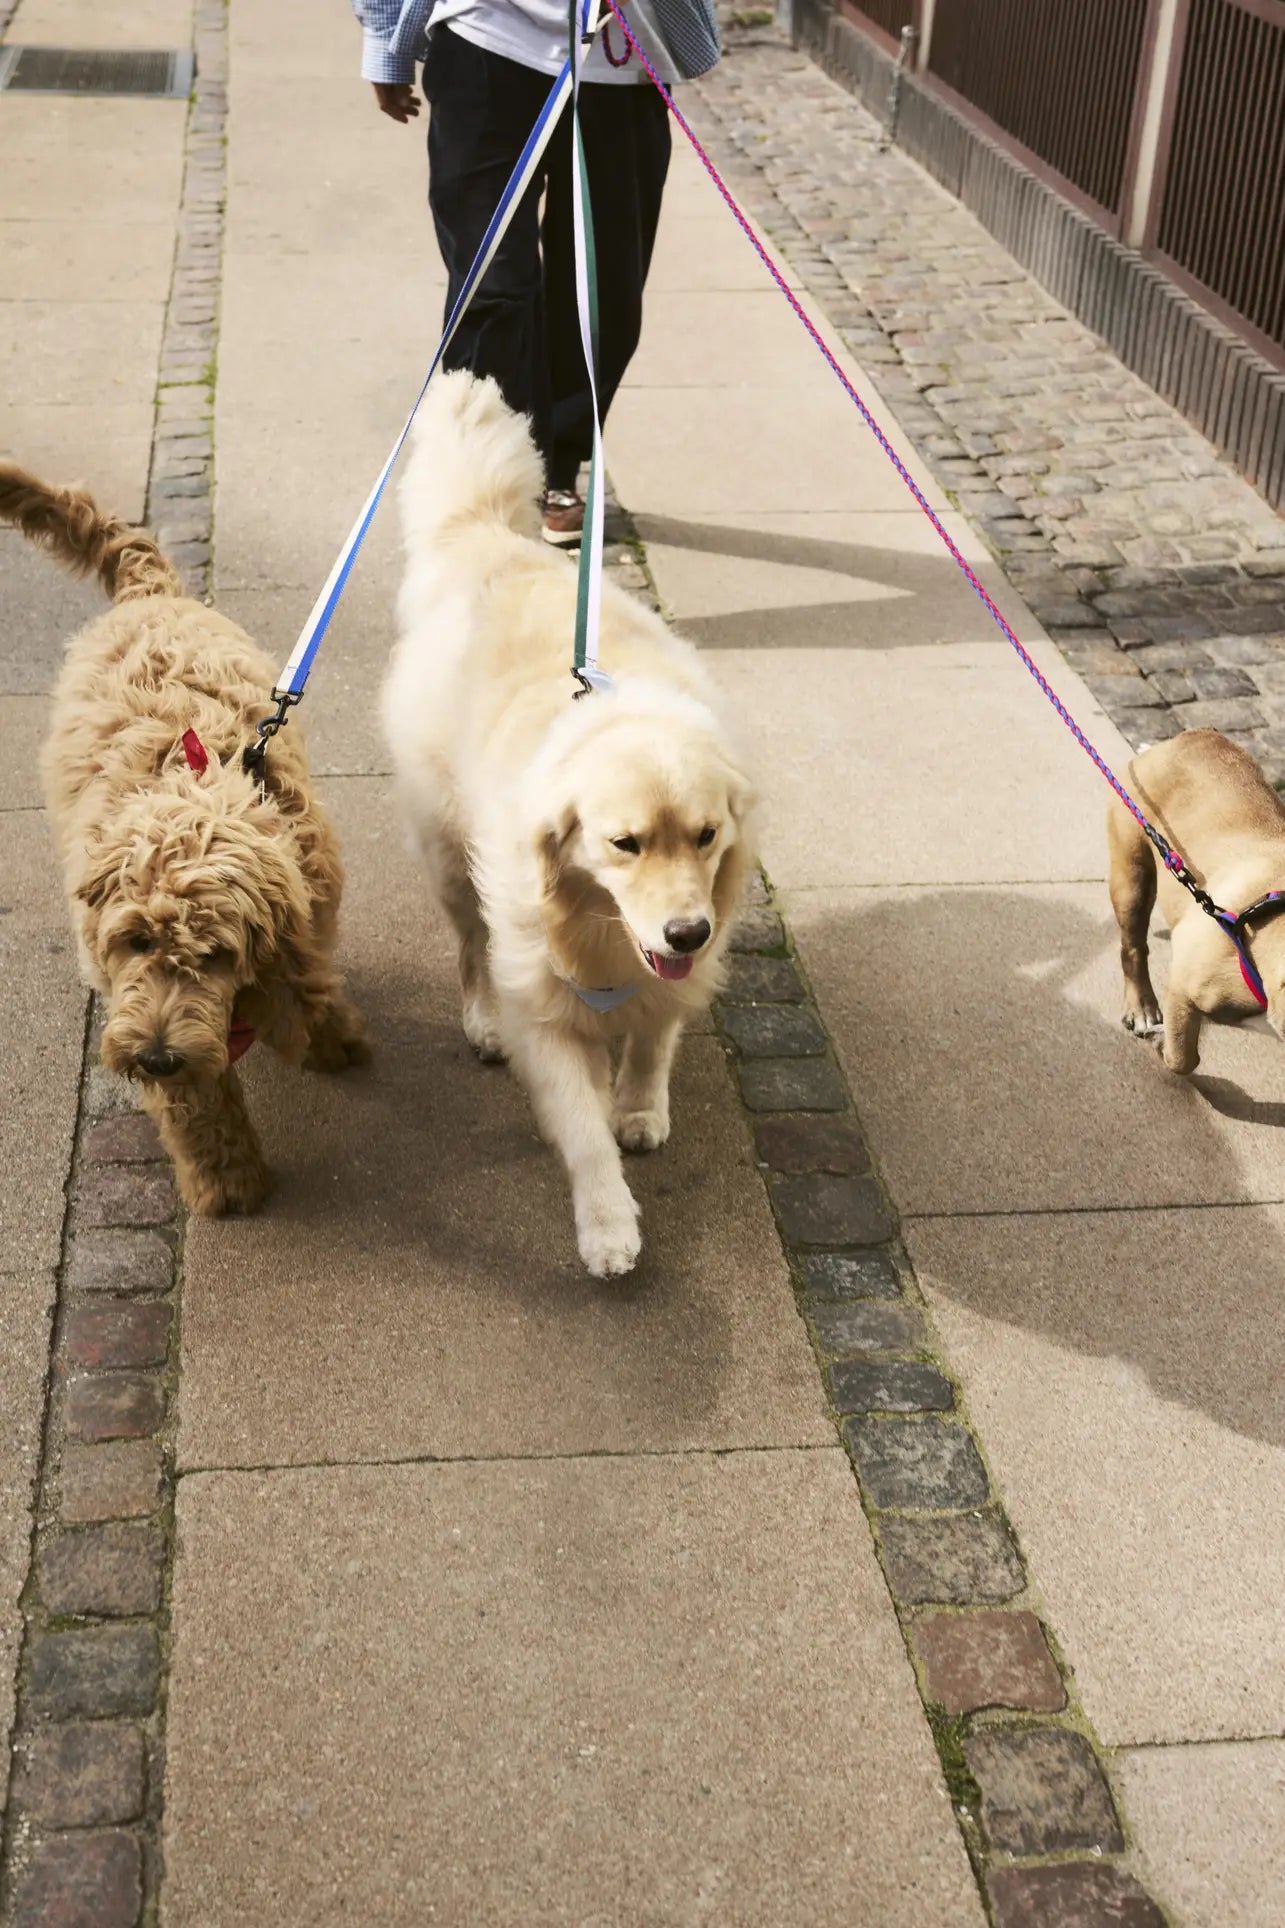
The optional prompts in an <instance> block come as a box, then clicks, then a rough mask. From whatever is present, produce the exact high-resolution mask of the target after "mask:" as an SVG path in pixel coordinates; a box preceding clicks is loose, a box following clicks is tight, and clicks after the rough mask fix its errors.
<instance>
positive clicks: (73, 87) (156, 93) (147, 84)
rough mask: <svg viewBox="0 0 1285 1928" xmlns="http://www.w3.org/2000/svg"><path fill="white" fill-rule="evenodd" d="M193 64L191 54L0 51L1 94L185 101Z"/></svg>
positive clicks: (39, 49) (69, 49) (44, 49)
mask: <svg viewBox="0 0 1285 1928" xmlns="http://www.w3.org/2000/svg"><path fill="white" fill-rule="evenodd" d="M195 73H196V59H195V56H194V55H193V54H192V53H191V51H190V50H189V51H187V52H174V53H165V52H161V53H146V52H137V53H136V52H134V51H133V49H130V48H126V49H118V48H111V49H109V50H105V51H103V52H93V53H80V52H77V51H76V49H75V48H73V47H0V93H3V92H5V91H6V90H7V91H8V92H9V93H11V94H134V95H144V96H146V97H148V98H150V99H152V100H185V99H186V98H187V96H188V94H190V93H191V91H192V80H193V76H194V75H195Z"/></svg>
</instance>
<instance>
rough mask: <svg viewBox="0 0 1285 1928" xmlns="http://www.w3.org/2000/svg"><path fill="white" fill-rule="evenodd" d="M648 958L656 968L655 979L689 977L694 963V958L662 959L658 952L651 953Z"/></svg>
mask: <svg viewBox="0 0 1285 1928" xmlns="http://www.w3.org/2000/svg"><path fill="white" fill-rule="evenodd" d="M650 957H651V961H652V963H653V964H654V965H655V967H656V975H657V977H669V978H680V977H690V976H691V971H692V966H693V965H694V964H695V962H696V959H695V958H694V957H662V956H661V954H660V952H659V951H652V952H651V953H650Z"/></svg>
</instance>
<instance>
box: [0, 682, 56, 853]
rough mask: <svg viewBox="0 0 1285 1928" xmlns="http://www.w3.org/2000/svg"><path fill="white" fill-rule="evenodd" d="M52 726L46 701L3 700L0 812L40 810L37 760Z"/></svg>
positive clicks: (0, 698) (36, 698)
mask: <svg viewBox="0 0 1285 1928" xmlns="http://www.w3.org/2000/svg"><path fill="white" fill-rule="evenodd" d="M48 722H49V703H48V700H47V699H46V698H45V697H43V696H0V810H38V809H39V808H40V806H41V801H42V799H41V795H40V783H39V779H38V777H37V775H36V758H37V756H38V754H39V751H40V745H41V743H42V742H43V741H44V736H45V730H46V727H47V725H48ZM0 834H3V831H2V830H0Z"/></svg>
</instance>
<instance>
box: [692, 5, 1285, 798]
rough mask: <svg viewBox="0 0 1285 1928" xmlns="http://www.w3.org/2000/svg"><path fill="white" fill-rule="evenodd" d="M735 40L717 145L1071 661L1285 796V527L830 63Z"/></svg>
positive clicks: (1166, 731) (1121, 706)
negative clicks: (1225, 749)
mask: <svg viewBox="0 0 1285 1928" xmlns="http://www.w3.org/2000/svg"><path fill="white" fill-rule="evenodd" d="M725 34H726V42H727V55H726V58H725V60H724V61H723V63H722V65H721V66H720V67H719V68H718V69H717V70H716V72H715V74H714V75H712V76H711V78H710V79H709V81H708V82H705V83H703V84H702V85H701V86H700V87H699V88H698V89H695V90H693V91H694V92H695V93H696V95H697V96H698V101H697V105H696V114H695V123H694V124H695V125H696V128H697V131H698V132H699V133H700V134H701V137H702V139H705V140H707V142H708V143H709V144H710V146H711V155H712V158H714V159H715V160H716V161H717V162H718V163H719V164H720V165H722V164H723V163H725V162H727V163H730V164H731V165H733V166H734V167H735V170H736V172H735V182H734V187H735V191H738V192H739V194H740V195H741V196H742V198H743V200H744V203H745V206H746V208H747V211H748V212H750V213H751V214H752V215H753V216H754V218H755V220H756V221H757V222H758V223H759V224H760V226H761V227H762V228H763V230H764V231H765V233H766V234H767V235H769V236H770V237H771V239H772V241H773V242H774V244H775V245H776V246H777V247H778V248H779V250H780V252H781V254H782V255H783V256H784V257H785V259H786V260H787V261H788V262H789V263H790V264H791V266H792V267H793V269H794V270H795V272H796V273H797V274H798V275H799V276H800V278H801V279H802V281H803V282H804V284H805V286H806V287H807V288H808V290H809V291H810V293H811V294H812V295H813V296H814V297H815V298H816V299H817V300H818V301H819V303H820V305H821V307H822V308H823V310H824V311H825V313H826V314H827V315H828V316H829V318H830V320H831V321H832V322H833V323H834V324H835V325H836V326H837V327H838V329H839V331H840V333H841V334H842V336H843V339H844V340H845V342H846V343H847V344H848V346H849V347H850V348H851V349H852V350H853V352H854V354H856V356H857V357H858V359H859V360H860V361H861V363H862V365H863V366H864V367H866V368H867V369H870V370H873V371H874V376H875V379H876V380H877V382H878V384H879V388H880V390H881V391H882V394H883V397H884V399H885V401H886V403H887V404H888V405H889V407H890V408H891V410H892V412H893V413H894V414H895V415H896V417H897V420H898V421H899V422H900V423H901V426H902V427H903V429H905V431H906V432H907V433H908V434H909V435H910V436H911V437H912V439H913V440H914V441H915V442H916V444H917V445H918V446H919V448H920V449H921V450H922V451H923V453H924V454H925V455H926V456H927V458H928V459H929V461H930V462H931V464H932V466H933V468H934V469H935V471H936V473H937V474H938V476H939V477H940V479H941V481H942V483H943V486H944V487H945V488H946V489H947V490H949V492H950V493H951V495H952V497H953V498H954V499H955V500H956V501H957V502H958V504H959V507H960V508H961V509H963V510H965V511H966V512H967V513H968V514H969V515H970V516H971V517H972V518H973V520H974V521H975V522H976V524H977V526H978V527H979V528H980V530H981V532H982V534H983V536H984V537H985V540H986V541H987V543H988V544H989V546H990V548H991V549H992V550H993V552H994V553H995V555H996V556H997V557H998V558H999V560H1000V562H1001V564H1002V566H1003V568H1004V570H1005V572H1006V573H1007V575H1008V576H1009V578H1010V580H1011V581H1012V582H1013V583H1014V585H1015V586H1016V587H1017V588H1018V589H1020V591H1021V593H1022V594H1023V596H1024V597H1025V598H1026V600H1027V602H1028V603H1029V604H1030V606H1031V608H1032V609H1033V610H1034V612H1035V614H1036V615H1037V616H1038V617H1039V618H1040V620H1041V622H1043V623H1044V625H1045V627H1046V628H1047V629H1048V631H1049V634H1050V635H1051V636H1052V637H1053V639H1054V640H1055V641H1056V642H1057V644H1058V645H1059V647H1060V648H1061V650H1062V652H1063V654H1064V655H1065V656H1066V658H1067V660H1068V661H1069V662H1071V663H1072V664H1073V665H1074V666H1075V667H1076V669H1078V670H1079V671H1080V672H1081V673H1082V674H1083V675H1084V677H1085V679H1086V681H1087V682H1088V683H1089V685H1090V687H1091V688H1092V689H1093V691H1094V693H1095V694H1096V695H1097V696H1098V698H1099V699H1100V700H1101V702H1102V704H1103V706H1104V707H1105V708H1106V709H1107V710H1108V711H1109V713H1110V714H1111V716H1112V717H1113V718H1114V719H1115V720H1116V721H1117V722H1118V723H1119V725H1120V727H1121V729H1122V731H1123V732H1124V734H1125V736H1126V737H1127V738H1128V740H1129V741H1130V743H1132V744H1133V745H1134V747H1135V748H1141V747H1143V746H1144V745H1145V744H1147V743H1153V742H1156V741H1157V740H1159V739H1160V738H1162V737H1167V736H1173V735H1176V734H1177V732H1178V731H1179V730H1180V729H1184V728H1185V729H1195V728H1199V727H1212V728H1215V729H1219V730H1223V731H1225V732H1226V733H1227V734H1228V735H1229V736H1231V737H1232V738H1233V739H1234V740H1235V741H1236V742H1238V743H1242V744H1243V745H1244V746H1245V747H1246V748H1247V749H1248V750H1250V751H1252V753H1253V754H1254V755H1255V756H1256V757H1258V759H1259V761H1260V762H1261V764H1262V766H1263V768H1264V770H1265V771H1266V773H1267V775H1268V776H1269V778H1270V779H1271V781H1272V782H1273V783H1275V784H1277V785H1282V784H1285V523H1282V520H1281V518H1280V517H1279V516H1278V515H1277V514H1276V513H1275V512H1274V511H1273V510H1272V509H1270V508H1269V507H1268V506H1267V504H1266V503H1265V502H1264V501H1263V500H1262V499H1261V497H1259V496H1258V495H1257V494H1256V493H1255V491H1254V490H1253V489H1251V488H1250V486H1249V485H1248V483H1246V482H1245V481H1243V480H1242V479H1241V478H1240V477H1239V476H1238V475H1237V474H1236V473H1235V471H1234V470H1232V469H1231V468H1230V467H1229V466H1228V465H1227V464H1226V463H1225V462H1223V461H1221V460H1220V459H1219V458H1218V456H1217V455H1216V454H1215V452H1214V450H1213V448H1212V447H1211V445H1210V444H1209V443H1208V442H1206V441H1205V439H1204V438H1203V436H1201V435H1200V434H1198V433H1197V431H1196V430H1195V429H1194V428H1193V427H1192V426H1191V425H1190V424H1189V423H1188V422H1186V421H1185V420H1184V419H1183V417H1182V416H1180V415H1179V414H1177V413H1176V411H1175V410H1174V409H1172V408H1170V407H1169V406H1168V404H1167V403H1165V402H1163V401H1161V400H1160V398H1159V397H1158V396H1157V395H1156V394H1155V393H1154V392H1153V391H1152V390H1151V389H1149V388H1147V387H1146V386H1145V385H1144V384H1143V383H1142V382H1140V381H1139V380H1138V379H1137V377H1136V376H1134V375H1131V374H1130V373H1129V372H1128V370H1127V369H1125V368H1124V367H1123V365H1122V364H1121V363H1120V362H1119V361H1117V359H1116V358H1115V356H1114V355H1112V354H1111V352H1110V351H1109V350H1108V349H1107V348H1106V347H1105V346H1104V345H1103V344H1102V343H1101V342H1099V341H1098V340H1097V339H1096V338H1095V337H1094V336H1093V335H1092V334H1091V333H1090V332H1089V331H1088V330H1087V329H1086V328H1084V327H1083V326H1081V324H1080V323H1079V322H1077V321H1075V320H1073V319H1072V318H1071V317H1070V316H1068V315H1067V314H1066V312H1065V311H1064V310H1063V309H1061V308H1060V307H1059V306H1058V305H1057V304H1056V303H1055V302H1054V301H1053V300H1052V299H1051V297H1050V296H1048V295H1047V294H1045V292H1044V290H1043V289H1042V288H1041V287H1040V286H1039V284H1038V283H1037V282H1036V281H1035V280H1033V279H1032V277H1031V276H1030V275H1028V274H1027V273H1026V272H1025V271H1024V270H1023V269H1021V268H1019V267H1018V265H1017V264H1016V262H1015V261H1014V260H1013V259H1012V257H1011V256H1010V255H1009V254H1007V253H1006V252H1005V251H1004V249H1002V248H1001V247H1000V246H999V245H998V244H997V243H996V242H995V241H993V240H992V239H991V237H990V236H989V235H988V234H987V233H986V231H985V229H984V228H982V227H981V226H980V224H979V223H978V222H977V221H976V220H974V218H973V217H972V215H970V214H968V213H967V212H966V211H965V210H964V209H963V208H962V207H960V206H959V204H958V203H957V202H955V201H954V200H952V199H951V197H950V196H949V195H947V194H946V193H945V192H944V191H943V190H942V189H940V188H939V187H937V186H936V184H935V183H934V182H932V181H931V180H930V179H929V178H928V176H927V175H926V174H924V173H923V172H922V171H921V170H920V169H919V168H918V167H917V166H916V165H915V164H914V163H913V162H912V161H910V160H908V159H907V158H906V157H905V156H904V155H902V154H900V153H898V152H896V151H895V150H892V151H884V150H882V149H881V148H880V147H879V144H878V142H879V132H880V130H879V128H878V126H877V124H876V122H875V121H874V120H873V119H872V118H871V116H870V115H869V114H868V113H867V112H866V111H865V110H864V108H862V107H861V106H860V105H859V104H858V103H857V102H856V101H855V100H854V99H853V98H852V96H851V95H849V94H848V93H847V92H846V91H845V90H844V89H843V88H842V87H840V86H839V85H838V84H837V83H836V82H835V81H833V80H831V79H830V78H829V77H828V76H827V75H826V74H825V73H823V72H822V71H821V69H820V68H819V67H817V66H816V64H815V63H814V62H813V61H812V60H811V59H810V58H809V57H807V56H806V55H803V54H800V53H797V52H796V51H794V49H792V48H791V47H790V46H789V45H788V44H787V43H786V42H785V41H784V40H783V39H782V38H781V37H780V36H779V35H777V34H776V33H775V32H773V31H772V30H771V29H765V28H763V27H762V26H759V27H749V28H746V27H741V26H738V25H737V24H736V22H735V19H730V20H729V21H728V22H727V24H726V26H725ZM857 432H861V431H860V429H859V428H858V430H857Z"/></svg>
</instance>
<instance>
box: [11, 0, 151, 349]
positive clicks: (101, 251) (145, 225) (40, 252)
mask: <svg viewBox="0 0 1285 1928" xmlns="http://www.w3.org/2000/svg"><path fill="white" fill-rule="evenodd" d="M95 11H96V12H99V13H101V8H96V9H95ZM173 266H174V230H173V226H172V224H171V223H170V222H168V221H152V222H144V221H134V222H130V223H128V224H122V225H119V226H118V225H115V224H113V226H112V227H110V228H106V227H97V226H87V225H86V224H85V223H84V222H83V221H57V220H52V219H51V220H46V221H9V220H0V275H2V276H3V281H4V290H5V297H6V299H7V300H9V301H14V302H19V301H23V302H25V301H46V302H47V301H72V302H79V301H83V300H84V299H85V298H86V297H89V298H91V299H92V300H94V301H96V302H98V301H125V302H132V301H157V302H163V301H164V300H165V298H166V296H167V295H168V293H169V286H170V275H171V273H172V271H173ZM74 346H75V348H76V352H77V355H78V356H79V355H80V354H82V353H83V351H84V344H83V342H81V343H76V344H74Z"/></svg>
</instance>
